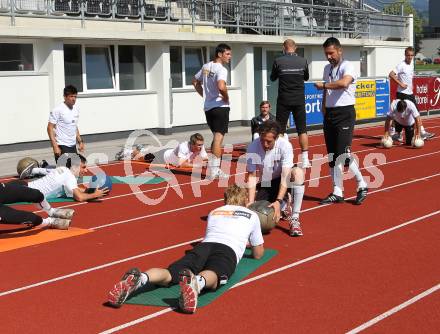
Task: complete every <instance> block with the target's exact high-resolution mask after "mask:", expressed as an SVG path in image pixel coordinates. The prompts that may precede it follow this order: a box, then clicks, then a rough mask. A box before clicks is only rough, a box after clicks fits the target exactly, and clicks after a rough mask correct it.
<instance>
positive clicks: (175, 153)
mask: <svg viewBox="0 0 440 334" xmlns="http://www.w3.org/2000/svg"><path fill="white" fill-rule="evenodd" d="M197 156H200V158H202V159H207V158H208V153H206V150H205V146H203V147H202V149H201V151H200V153H194V152H192V151H191V147H190V143H189V142H188V141H186V142H183V143H180V144H179V146H177V147H176V148H175V149H169V150H166V151H165V152H164V154H163V159H164V160H165V162H166V163H167V164H172V165H174V166H179V165H180V160H186V161H187V162H189V163H192V162H193V161H194V159H195V158H196V157H197Z"/></svg>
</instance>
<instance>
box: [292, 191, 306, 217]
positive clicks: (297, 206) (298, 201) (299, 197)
mask: <svg viewBox="0 0 440 334" xmlns="http://www.w3.org/2000/svg"><path fill="white" fill-rule="evenodd" d="M292 188H293V189H292V196H293V215H292V216H293V218H298V217H299V212H300V211H301V205H302V201H303V197H304V189H305V186H304V184H301V185H298V184H294V185H293V187H292Z"/></svg>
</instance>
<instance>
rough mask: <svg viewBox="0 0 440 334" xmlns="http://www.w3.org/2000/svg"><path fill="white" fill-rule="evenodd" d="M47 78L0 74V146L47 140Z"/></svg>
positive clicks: (45, 76)
mask: <svg viewBox="0 0 440 334" xmlns="http://www.w3.org/2000/svg"><path fill="white" fill-rule="evenodd" d="M48 92H49V77H48V75H46V74H44V75H33V74H31V73H29V74H25V73H24V72H22V73H20V75H15V74H14V75H13V76H9V75H7V74H6V73H5V72H3V73H2V72H0V101H1V112H0V145H3V144H11V143H23V142H29V141H36V140H43V139H47V132H46V128H47V120H48V118H49V111H50V103H49V93H48Z"/></svg>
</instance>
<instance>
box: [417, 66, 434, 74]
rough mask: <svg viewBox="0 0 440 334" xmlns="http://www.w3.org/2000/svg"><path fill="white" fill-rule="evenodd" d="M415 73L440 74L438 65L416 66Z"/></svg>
mask: <svg viewBox="0 0 440 334" xmlns="http://www.w3.org/2000/svg"><path fill="white" fill-rule="evenodd" d="M416 71H417V72H423V71H436V72H437V73H440V64H426V65H416Z"/></svg>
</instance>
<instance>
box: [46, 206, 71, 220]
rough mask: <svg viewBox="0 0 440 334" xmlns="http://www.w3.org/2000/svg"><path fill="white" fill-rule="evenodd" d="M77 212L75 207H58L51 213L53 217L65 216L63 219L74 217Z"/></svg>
mask: <svg viewBox="0 0 440 334" xmlns="http://www.w3.org/2000/svg"><path fill="white" fill-rule="evenodd" d="M74 214H75V210H73V209H64V208H58V209H55V211H54V212H53V213H52V214H51V215H50V216H51V217H53V218H63V219H72V217H73V215H74Z"/></svg>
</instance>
